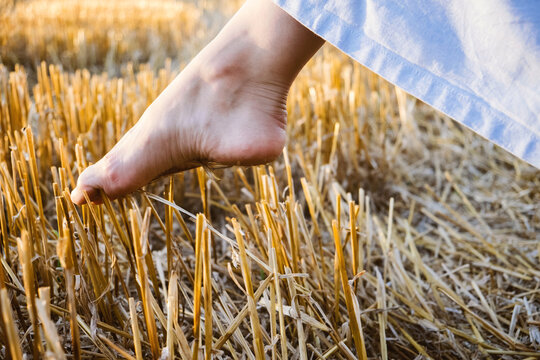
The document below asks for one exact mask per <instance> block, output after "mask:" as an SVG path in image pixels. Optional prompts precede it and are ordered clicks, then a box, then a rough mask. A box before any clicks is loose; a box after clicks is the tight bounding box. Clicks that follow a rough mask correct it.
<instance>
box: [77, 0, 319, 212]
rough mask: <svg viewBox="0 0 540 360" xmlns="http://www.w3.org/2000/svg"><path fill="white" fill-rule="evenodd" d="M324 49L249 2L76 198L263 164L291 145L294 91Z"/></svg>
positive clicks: (82, 183)
mask: <svg viewBox="0 0 540 360" xmlns="http://www.w3.org/2000/svg"><path fill="white" fill-rule="evenodd" d="M322 44H323V40H322V39H320V38H319V37H317V36H316V35H314V34H313V33H311V32H310V31H309V30H307V29H306V28H304V27H303V26H302V25H300V24H299V23H298V22H296V20H294V19H293V18H292V17H290V16H289V15H288V14H287V13H285V12H284V11H283V10H281V9H280V8H279V7H277V6H275V5H274V4H272V3H270V2H269V1H266V0H248V1H247V2H246V3H245V4H244V6H243V7H242V8H241V9H240V10H239V11H238V13H237V14H236V15H235V16H234V17H233V18H232V19H231V21H230V22H229V23H228V24H227V25H226V26H225V27H224V28H223V30H222V31H221V32H220V33H219V35H218V36H217V37H216V38H215V39H214V40H213V41H212V42H211V43H210V44H208V45H207V47H205V48H204V49H203V50H202V51H201V52H200V53H199V54H198V55H197V56H196V57H195V58H194V59H193V60H192V61H191V63H190V64H189V65H188V66H187V67H186V68H185V69H184V70H183V71H182V72H181V73H180V74H179V75H178V77H176V79H175V80H174V81H173V82H172V83H171V84H170V85H169V86H168V87H167V88H166V89H165V90H164V91H163V93H161V94H160V95H159V97H158V98H157V99H156V100H155V101H154V102H153V103H152V104H151V105H150V107H148V109H147V110H146V111H145V113H144V114H143V116H142V117H141V118H140V119H139V121H138V122H137V124H136V125H135V126H134V127H133V128H132V129H130V130H129V131H128V132H127V133H126V134H125V135H124V137H123V138H122V139H121V140H120V141H119V142H118V143H117V144H116V145H115V146H114V147H113V149H112V150H111V151H109V153H107V154H106V155H105V157H103V158H102V159H101V160H100V161H98V162H97V163H96V164H95V165H92V166H90V167H88V168H87V169H86V170H84V171H83V173H82V174H81V175H80V177H79V179H78V181H77V187H76V188H75V189H74V190H73V192H72V193H71V198H72V201H73V202H74V203H76V204H83V203H85V199H84V196H83V191H86V192H87V193H88V196H89V198H90V200H91V201H93V202H96V203H99V202H101V195H100V190H103V191H104V192H105V193H106V194H107V196H109V197H110V198H113V199H114V198H117V197H120V196H123V195H125V194H128V193H130V192H133V191H135V190H137V189H138V188H140V187H141V186H144V185H146V184H147V183H149V182H150V181H152V180H154V179H155V178H158V177H159V176H162V175H165V174H170V173H174V172H178V171H184V170H188V169H192V168H195V167H198V166H200V165H203V164H212V163H215V164H223V165H257V164H263V163H266V162H269V161H272V160H274V159H275V158H276V157H278V156H279V154H280V153H281V151H282V149H283V146H284V145H285V140H286V133H285V127H286V118H287V114H286V108H285V105H286V100H287V93H288V91H289V87H290V85H291V83H292V81H293V80H294V78H295V77H296V75H297V74H298V72H299V71H300V69H301V68H302V67H303V66H304V65H305V63H306V62H307V61H308V60H309V58H311V56H312V55H313V54H314V53H315V52H316V51H317V49H318V48H319V47H320V46H321V45H322Z"/></svg>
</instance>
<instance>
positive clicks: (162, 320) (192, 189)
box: [0, 0, 540, 360]
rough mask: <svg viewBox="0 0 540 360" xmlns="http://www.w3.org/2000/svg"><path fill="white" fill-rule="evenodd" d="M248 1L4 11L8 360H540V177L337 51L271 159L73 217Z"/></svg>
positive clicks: (305, 82)
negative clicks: (91, 170)
mask: <svg viewBox="0 0 540 360" xmlns="http://www.w3.org/2000/svg"><path fill="white" fill-rule="evenodd" d="M238 5H239V2H232V3H231V2H227V4H225V3H223V4H221V3H217V2H215V1H206V2H204V4H202V3H198V4H197V7H196V6H195V5H194V4H185V3H181V2H174V1H165V2H159V3H158V2H152V1H145V2H135V3H133V2H129V1H123V0H119V1H109V2H107V1H101V0H100V1H95V2H75V3H73V2H65V1H53V2H49V1H42V0H33V1H25V2H17V3H16V4H14V5H12V6H11V7H8V8H6V11H2V12H1V14H0V23H1V24H2V26H0V29H1V30H0V42H1V43H2V44H3V45H2V48H1V49H0V59H1V62H2V64H3V65H0V134H1V135H0V235H1V241H0V263H1V265H0V309H1V313H2V315H1V319H0V353H1V354H5V356H6V357H7V356H10V357H11V358H14V359H22V358H23V357H28V358H46V357H47V356H49V358H59V359H62V358H81V359H82V358H107V359H115V358H127V359H131V358H133V359H137V360H139V359H149V358H155V359H159V358H169V359H178V358H181V359H185V360H191V359H198V358H202V357H205V358H207V359H208V358H216V359H225V358H232V359H244V358H245V359H263V358H272V359H276V360H282V359H287V358H298V359H312V358H314V359H315V358H317V359H321V358H325V359H367V358H381V359H384V358H388V359H416V358H420V357H422V358H431V359H456V358H462V359H471V358H503V359H523V358H527V359H534V358H539V356H538V352H539V351H540V330H539V328H540V318H539V316H538V311H539V310H538V309H540V302H539V301H540V300H539V299H540V297H539V295H540V294H539V291H540V290H539V289H540V285H539V278H540V269H539V267H538V261H539V259H540V246H539V243H540V242H539V241H538V240H539V237H538V234H539V233H540V212H539V207H538V205H537V204H538V203H540V180H539V179H540V174H539V172H538V170H536V169H533V168H532V167H530V166H528V165H526V164H524V163H523V162H521V161H519V160H517V159H515V158H514V157H512V156H511V155H509V154H506V153H504V152H502V151H501V150H500V149H498V148H496V147H494V146H493V145H491V144H490V143H488V142H486V141H485V140H483V139H481V138H479V137H477V136H475V135H474V134H472V133H471V132H470V131H468V130H466V129H464V128H463V127H461V126H459V125H456V123H454V122H452V121H451V120H450V119H448V118H446V117H445V116H443V115H441V114H439V113H437V112H434V111H433V110H431V109H429V108H428V107H426V106H425V105H423V104H421V103H420V102H418V101H417V100H415V99H413V98H411V97H410V96H408V95H407V94H406V93H405V92H403V91H402V90H400V89H397V88H395V87H394V86H392V85H391V84H389V83H387V82H386V81H384V80H383V79H381V78H379V77H377V76H376V75H374V74H373V73H370V72H369V71H368V70H366V69H364V68H362V67H361V66H359V65H358V64H356V63H354V62H352V61H351V60H350V59H348V58H346V57H345V56H343V55H341V54H339V53H338V52H336V51H335V50H332V49H330V48H329V47H327V48H325V49H323V50H322V51H321V52H320V53H319V54H317V56H316V57H315V58H314V59H313V60H312V61H311V62H310V63H309V64H308V66H307V67H306V68H305V70H304V71H303V72H302V73H301V74H300V76H299V78H298V79H297V81H295V83H294V85H293V87H292V89H291V91H290V95H289V101H288V104H287V108H288V115H289V119H288V124H287V134H288V146H287V149H286V150H285V151H284V153H283V156H280V157H279V158H278V159H277V160H276V161H274V162H272V163H271V164H269V165H267V166H258V167H253V168H241V167H235V168H231V169H220V170H214V174H211V172H212V170H211V169H210V167H206V168H205V169H202V168H201V169H199V170H197V171H188V172H186V173H184V174H182V175H174V176H171V177H169V178H167V179H164V180H159V181H155V182H153V183H151V184H149V185H148V186H147V187H146V188H145V189H144V191H140V192H137V193H135V194H133V195H130V196H127V197H124V198H121V199H117V200H111V199H109V198H108V197H106V196H105V195H104V194H102V195H103V196H102V197H103V204H90V201H89V198H88V194H84V195H85V196H86V198H87V202H88V204H86V205H83V206H82V207H77V206H75V205H73V204H72V203H71V201H70V198H69V192H70V190H72V189H73V187H74V185H75V184H76V180H77V177H78V175H79V173H80V172H81V171H83V170H84V168H85V167H86V166H88V165H89V164H91V163H95V162H96V161H97V160H98V159H99V158H101V157H102V156H103V155H104V154H105V153H106V151H107V150H108V149H110V148H111V147H112V146H113V145H114V144H115V143H116V141H118V139H119V138H120V137H121V136H122V134H123V133H124V132H125V131H127V130H128V129H129V128H130V127H131V126H132V125H133V124H134V123H135V122H136V121H137V119H138V118H139V117H140V116H141V115H142V113H143V111H144V110H145V108H146V107H147V106H148V105H149V104H150V103H151V102H152V100H153V99H154V98H155V97H156V96H157V95H158V94H159V92H160V91H161V90H162V89H163V88H164V87H165V86H166V85H167V84H168V83H169V82H170V81H172V79H173V78H174V76H175V75H176V74H177V73H178V70H179V68H180V67H181V66H179V65H178V64H180V63H182V62H183V61H184V60H185V59H188V58H191V57H192V56H193V55H194V54H195V53H196V51H198V49H200V47H201V46H202V45H203V44H204V43H205V42H206V41H208V40H209V38H210V37H211V36H212V35H213V34H215V33H216V31H217V30H218V29H219V27H220V26H221V25H222V24H223V23H224V21H225V20H226V18H227V17H228V16H229V15H230V14H231V13H232V10H233V8H234V7H235V6H238ZM36 14H39V15H40V16H36ZM60 15H61V16H60ZM89 16H91V17H92V21H89V18H88V17H89ZM36 19H37V20H36ZM30 21H31V22H32V25H30ZM36 21H37V22H36ZM34 22H35V24H34ZM2 39H3V40H5V41H3V40H2ZM21 43H24V44H26V46H25V48H24V49H22V48H21V47H20V44H21ZM152 44H154V45H152ZM166 44H168V45H166ZM179 52H180V54H179ZM166 56H172V57H173V59H172V60H171V61H166V60H165V57H166ZM43 59H47V60H48V62H42V60H43ZM129 61H133V63H129ZM145 61H148V63H147V64H143V62H145ZM17 62H18V63H22V64H25V65H26V66H21V65H16V63H17ZM35 65H38V66H37V67H36V66H35ZM160 66H162V67H161V68H160ZM214 175H215V176H214ZM195 214H198V215H195Z"/></svg>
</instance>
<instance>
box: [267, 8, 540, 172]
mask: <svg viewBox="0 0 540 360" xmlns="http://www.w3.org/2000/svg"><path fill="white" fill-rule="evenodd" d="M274 2H275V3H276V4H277V5H279V6H280V7H281V8H283V9H284V10H285V11H287V12H288V13H289V14H290V15H291V16H293V17H294V18H295V19H296V20H298V21H299V22H301V23H302V24H303V25H305V26H306V27H308V28H309V29H311V30H312V31H313V32H315V33H316V34H318V35H319V36H321V37H322V38H324V39H325V40H326V41H328V42H330V43H332V44H333V45H335V46H336V47H338V48H339V49H341V50H342V51H344V52H345V53H346V54H348V55H349V56H351V57H352V58H354V59H355V60H357V61H358V62H360V63H361V64H363V65H365V66H366V67H368V68H370V69H371V70H373V71H374V72H376V73H378V74H379V75H381V76H382V77H384V78H385V79H387V80H388V81H390V82H391V83H393V84H395V85H397V86H399V87H400V88H402V89H404V90H405V91H407V92H409V93H410V94H412V95H414V96H415V97H417V98H419V99H420V100H422V101H424V102H426V103H428V104H430V105H432V106H433V107H435V108H436V109H438V110H440V111H442V112H443V113H446V114H447V115H449V116H450V117H452V118H453V119H455V120H458V121H459V122H461V123H463V124H464V125H466V126H468V127H469V128H471V129H473V130H474V131H476V132H477V133H479V134H480V135H482V136H484V137H486V138H488V139H489V140H491V141H493V142H495V143H496V144H498V145H500V146H502V147H503V148H505V149H506V150H508V151H510V152H511V153H513V154H515V155H516V156H518V157H520V158H522V159H524V160H525V161H527V162H529V163H530V164H532V165H534V166H535V167H537V168H540V0H431V1H430V0H400V1H396V0H274Z"/></svg>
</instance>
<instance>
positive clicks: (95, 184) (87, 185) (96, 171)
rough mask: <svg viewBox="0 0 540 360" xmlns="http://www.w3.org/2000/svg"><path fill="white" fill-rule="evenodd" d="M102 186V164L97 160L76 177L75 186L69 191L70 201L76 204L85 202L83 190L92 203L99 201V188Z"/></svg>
mask: <svg viewBox="0 0 540 360" xmlns="http://www.w3.org/2000/svg"><path fill="white" fill-rule="evenodd" d="M103 188H104V177H103V166H102V164H100V162H98V163H97V164H95V165H91V166H89V167H88V168H86V169H85V170H84V171H83V172H82V173H81V175H80V176H79V178H78V179H77V186H76V187H75V189H74V190H73V191H72V192H71V201H73V202H74V203H75V204H77V205H82V204H84V203H86V199H85V197H84V192H86V193H87V195H88V199H89V200H90V201H91V202H93V203H101V201H102V199H101V190H102V189H103Z"/></svg>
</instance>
